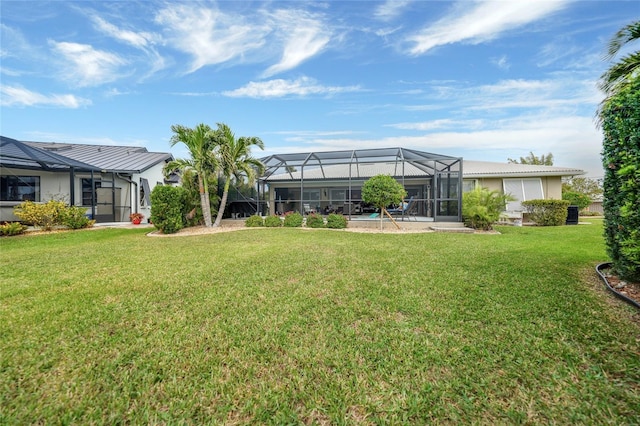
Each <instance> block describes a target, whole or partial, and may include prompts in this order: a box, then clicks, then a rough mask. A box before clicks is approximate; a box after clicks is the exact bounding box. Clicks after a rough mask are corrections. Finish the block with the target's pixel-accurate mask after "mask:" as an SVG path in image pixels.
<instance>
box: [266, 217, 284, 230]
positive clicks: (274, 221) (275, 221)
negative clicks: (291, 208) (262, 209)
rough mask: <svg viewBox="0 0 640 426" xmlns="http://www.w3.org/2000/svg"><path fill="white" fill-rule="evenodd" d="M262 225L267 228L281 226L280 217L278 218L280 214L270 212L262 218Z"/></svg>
mask: <svg viewBox="0 0 640 426" xmlns="http://www.w3.org/2000/svg"><path fill="white" fill-rule="evenodd" d="M264 226H266V227H267V228H280V227H281V226H282V219H280V216H276V215H274V214H272V215H271V216H267V217H266V218H265V219H264Z"/></svg>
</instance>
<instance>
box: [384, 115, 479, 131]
mask: <svg viewBox="0 0 640 426" xmlns="http://www.w3.org/2000/svg"><path fill="white" fill-rule="evenodd" d="M485 124H486V123H485V121H484V120H452V119H449V118H443V119H437V120H429V121H422V122H415V123H410V122H408V123H395V124H387V125H386V127H392V128H394V129H400V130H421V131H429V130H437V129H452V128H456V129H461V128H462V129H480V128H482V127H484V126H485Z"/></svg>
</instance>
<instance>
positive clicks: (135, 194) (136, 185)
mask: <svg viewBox="0 0 640 426" xmlns="http://www.w3.org/2000/svg"><path fill="white" fill-rule="evenodd" d="M116 176H118V177H119V178H120V179H122V180H123V181H125V182H127V183H129V184H132V185H133V186H135V187H136V190H135V192H134V193H133V194H134V195H133V197H134V200H135V206H136V211H133V208H132V209H131V213H138V184H137V183H136V182H134V181H132V180H131V179H129V178H128V177H126V176H121V175H120V173H116Z"/></svg>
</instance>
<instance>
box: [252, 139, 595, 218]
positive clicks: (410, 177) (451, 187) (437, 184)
mask: <svg viewBox="0 0 640 426" xmlns="http://www.w3.org/2000/svg"><path fill="white" fill-rule="evenodd" d="M262 162H263V163H264V164H265V166H266V171H265V173H264V174H263V176H262V177H261V178H260V184H261V185H262V190H261V192H262V193H263V194H265V196H264V198H266V200H267V206H266V207H267V210H268V213H269V214H274V213H284V212H287V211H299V212H300V213H305V212H306V211H308V210H313V211H318V212H322V213H329V212H342V213H344V214H349V215H352V214H355V215H359V214H365V213H369V212H370V211H373V210H372V209H371V206H367V205H366V204H365V203H364V202H363V201H362V195H361V190H362V185H363V183H364V182H365V181H366V180H367V179H368V178H370V177H372V176H375V175H378V174H387V175H390V176H393V177H395V178H396V179H397V180H398V181H399V182H401V183H402V185H403V186H404V187H405V189H406V191H407V197H413V200H414V202H416V204H417V212H416V214H417V215H419V216H421V217H424V218H426V219H427V220H433V221H461V220H462V193H463V192H464V191H469V190H471V189H473V188H474V187H476V186H480V187H487V188H489V189H491V190H499V191H500V192H502V193H510V194H511V195H513V196H514V197H515V198H516V199H517V200H516V201H514V202H511V203H509V205H508V206H507V211H519V210H521V205H520V203H521V202H522V201H524V200H532V199H561V198H562V178H563V177H566V176H576V175H581V174H584V171H582V170H579V169H573V168H567V167H552V166H537V165H526V164H509V163H492V162H484V161H469V160H463V159H462V158H459V157H450V156H446V155H438V154H433V153H428V152H423V151H416V150H410V149H405V148H382V149H368V150H352V151H332V152H309V153H297V154H280V155H272V156H269V157H265V158H263V159H262Z"/></svg>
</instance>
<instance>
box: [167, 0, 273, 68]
mask: <svg viewBox="0 0 640 426" xmlns="http://www.w3.org/2000/svg"><path fill="white" fill-rule="evenodd" d="M156 22H158V23H159V24H162V25H166V32H167V40H168V42H169V43H170V44H171V45H172V46H173V47H175V48H176V49H178V50H180V51H183V52H186V53H188V54H190V55H191V56H192V57H193V61H192V63H191V65H190V67H189V70H188V72H194V71H197V70H198V69H200V68H202V67H204V66H207V65H214V64H221V63H224V62H227V61H230V60H232V59H242V58H243V57H244V55H245V54H247V53H248V52H252V51H256V50H257V49H259V48H261V47H262V46H264V44H265V36H266V35H267V34H268V33H269V32H270V31H271V29H270V28H268V27H267V26H264V25H253V24H250V23H248V22H246V19H245V18H244V17H242V16H240V15H230V14H225V13H222V12H220V11H219V10H217V9H208V8H205V7H198V6H192V5H191V4H188V3H179V4H173V5H170V6H168V7H166V8H165V9H163V10H161V11H160V12H159V13H158V14H157V16H156Z"/></svg>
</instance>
